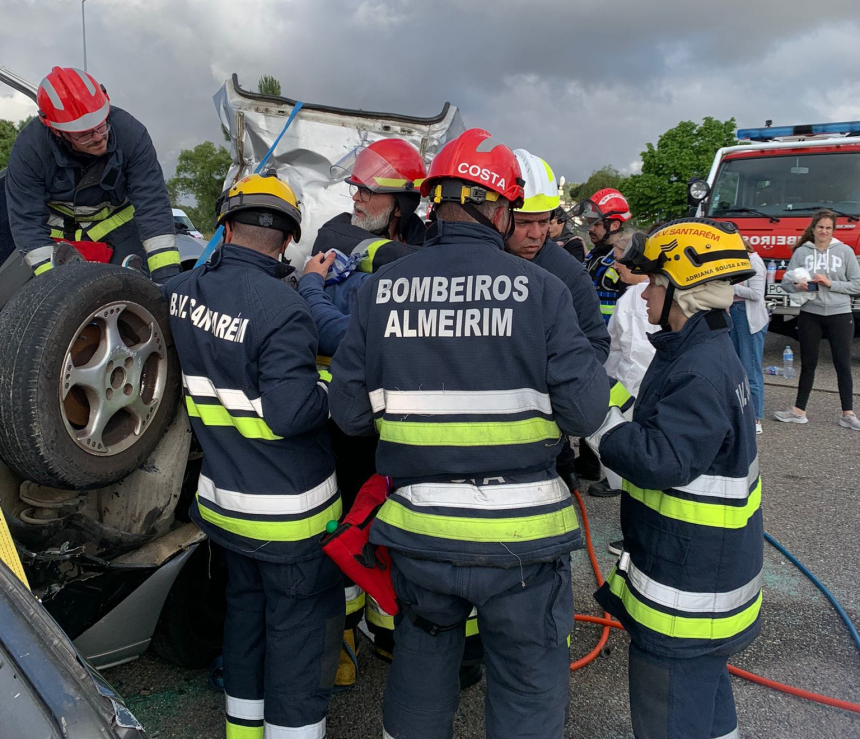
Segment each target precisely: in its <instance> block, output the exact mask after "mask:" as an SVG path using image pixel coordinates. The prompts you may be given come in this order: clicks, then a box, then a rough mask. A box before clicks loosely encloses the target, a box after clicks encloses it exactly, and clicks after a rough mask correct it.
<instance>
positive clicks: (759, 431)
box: [755, 421, 764, 434]
mask: <svg viewBox="0 0 860 739" xmlns="http://www.w3.org/2000/svg"><path fill="white" fill-rule="evenodd" d="M755 432H756V433H757V434H763V433H764V429H763V428H762V427H761V421H756V422H755Z"/></svg>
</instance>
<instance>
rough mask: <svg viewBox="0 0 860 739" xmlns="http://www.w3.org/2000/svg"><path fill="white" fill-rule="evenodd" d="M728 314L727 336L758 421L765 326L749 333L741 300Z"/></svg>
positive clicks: (760, 417)
mask: <svg viewBox="0 0 860 739" xmlns="http://www.w3.org/2000/svg"><path fill="white" fill-rule="evenodd" d="M730 312H731V316H732V330H731V331H730V332H729V335H730V336H731V337H732V343H733V344H734V345H735V351H736V352H737V353H738V357H739V358H740V360H741V364H742V365H743V366H744V371H746V373H747V377H748V378H749V381H750V391H751V393H752V399H753V408H754V410H755V417H756V420H757V421H759V420H761V419H762V418H764V373H763V372H762V369H761V359H762V355H763V354H764V337H765V336H766V335H767V326H765V327H764V328H763V329H762V330H761V331H759V332H757V333H754V334H751V333H750V325H749V322H748V321H747V307H746V302H745V301H743V300H741V301H738V302H737V303H732V307H731V311H730Z"/></svg>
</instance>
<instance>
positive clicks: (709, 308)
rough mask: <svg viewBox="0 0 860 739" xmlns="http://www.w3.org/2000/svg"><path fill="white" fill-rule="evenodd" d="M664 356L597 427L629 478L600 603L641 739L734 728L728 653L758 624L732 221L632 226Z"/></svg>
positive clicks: (750, 418) (749, 431)
mask: <svg viewBox="0 0 860 739" xmlns="http://www.w3.org/2000/svg"><path fill="white" fill-rule="evenodd" d="M619 261H620V262H621V263H622V264H624V265H626V266H628V267H630V268H631V269H632V270H633V272H635V273H638V274H646V275H648V280H649V285H648V287H647V289H646V290H645V292H644V294H643V298H644V299H645V300H646V302H647V309H648V320H649V322H650V323H652V324H655V325H657V324H659V325H660V326H661V327H662V329H663V330H662V331H660V332H658V333H656V334H651V335H650V336H649V340H650V341H651V343H652V344H653V345H654V348H655V350H656V355H655V357H654V360H653V361H652V362H651V365H650V367H649V368H648V372H647V373H646V375H645V378H644V380H643V382H642V385H641V388H640V392H639V397H638V398H637V399H636V405H635V408H634V412H633V420H632V421H626V420H625V419H624V418H623V417H622V415H621V413H620V412H619V410H618V409H617V408H610V412H609V414H608V415H607V417H606V420H605V421H604V423H603V425H602V426H601V427H600V429H598V431H597V432H596V433H595V434H593V435H592V436H590V437H589V438H588V440H587V441H588V443H589V445H590V446H591V447H592V448H593V449H594V450H595V452H597V453H598V454H599V456H600V458H601V461H602V463H603V464H604V465H605V466H606V467H607V468H609V469H611V470H613V471H614V472H616V473H617V474H619V475H620V476H621V477H622V478H623V479H624V483H623V488H624V493H623V496H622V500H621V527H622V531H623V534H624V546H623V551H622V553H621V556H620V558H619V560H618V563H617V564H616V566H615V568H614V569H613V570H612V572H611V573H610V575H609V576H608V577H607V578H606V583H605V584H604V585H603V587H601V589H600V590H598V591H597V593H596V595H595V597H596V599H597V600H598V602H599V603H600V604H601V605H602V606H603V607H604V608H605V609H606V610H607V611H609V613H611V614H612V615H613V616H615V617H616V618H618V619H619V620H620V621H621V623H622V624H623V625H624V628H625V629H626V630H627V632H628V633H629V635H630V639H631V644H630V667H629V682H630V711H631V717H632V721H633V732H634V735H635V736H636V737H637V739H644V738H647V739H681V737H683V739H716V738H719V739H731V738H733V737H737V736H738V723H737V714H736V712H735V704H734V698H733V696H732V688H731V682H730V678H729V673H728V669H727V659H728V658H729V657H730V656H731V655H733V654H736V653H737V652H739V651H741V650H742V649H744V648H745V647H746V646H747V645H749V644H750V643H751V642H752V641H753V639H755V637H756V636H757V635H758V632H759V628H760V626H759V611H760V608H761V580H762V557H763V530H762V514H761V507H760V506H761V480H760V478H759V467H758V458H757V451H756V440H755V413H754V410H753V407H752V403H751V400H750V388H749V383H748V381H747V378H746V376H745V374H744V370H743V367H742V366H741V363H740V360H739V359H738V357H737V355H736V353H735V352H734V351H733V348H732V343H731V340H730V338H729V327H730V325H731V318H730V317H729V315H728V313H727V311H726V309H727V308H728V307H729V306H730V305H731V303H732V297H733V292H732V284H733V283H736V282H740V281H742V280H744V279H747V278H748V277H751V276H752V274H753V269H752V267H751V266H750V262H749V259H748V257H747V253H746V250H745V248H744V244H743V242H742V240H741V236H740V234H739V233H738V232H737V229H736V228H735V227H734V225H733V224H731V223H718V222H716V221H710V220H707V219H703V218H691V219H684V220H679V221H672V222H670V223H667V224H666V225H664V226H663V227H662V228H660V229H659V230H658V231H656V232H655V233H653V234H651V235H650V236H649V237H648V238H647V239H646V238H644V236H642V235H639V234H637V235H635V236H634V239H633V240H632V242H631V244H630V246H629V247H628V248H627V250H626V252H625V254H624V255H623V257H622V258H621V259H619Z"/></svg>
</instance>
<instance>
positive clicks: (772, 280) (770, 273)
mask: <svg viewBox="0 0 860 739" xmlns="http://www.w3.org/2000/svg"><path fill="white" fill-rule="evenodd" d="M767 284H768V285H774V284H776V262H774V261H773V260H771V261H769V262H768V263H767Z"/></svg>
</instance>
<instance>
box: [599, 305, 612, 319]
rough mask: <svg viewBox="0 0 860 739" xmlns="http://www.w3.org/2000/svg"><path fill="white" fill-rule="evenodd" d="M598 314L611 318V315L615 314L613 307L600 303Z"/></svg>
mask: <svg viewBox="0 0 860 739" xmlns="http://www.w3.org/2000/svg"><path fill="white" fill-rule="evenodd" d="M600 312H601V313H602V314H603V315H604V316H611V315H612V314H613V313H615V306H614V305H604V304H603V303H601V304H600Z"/></svg>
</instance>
